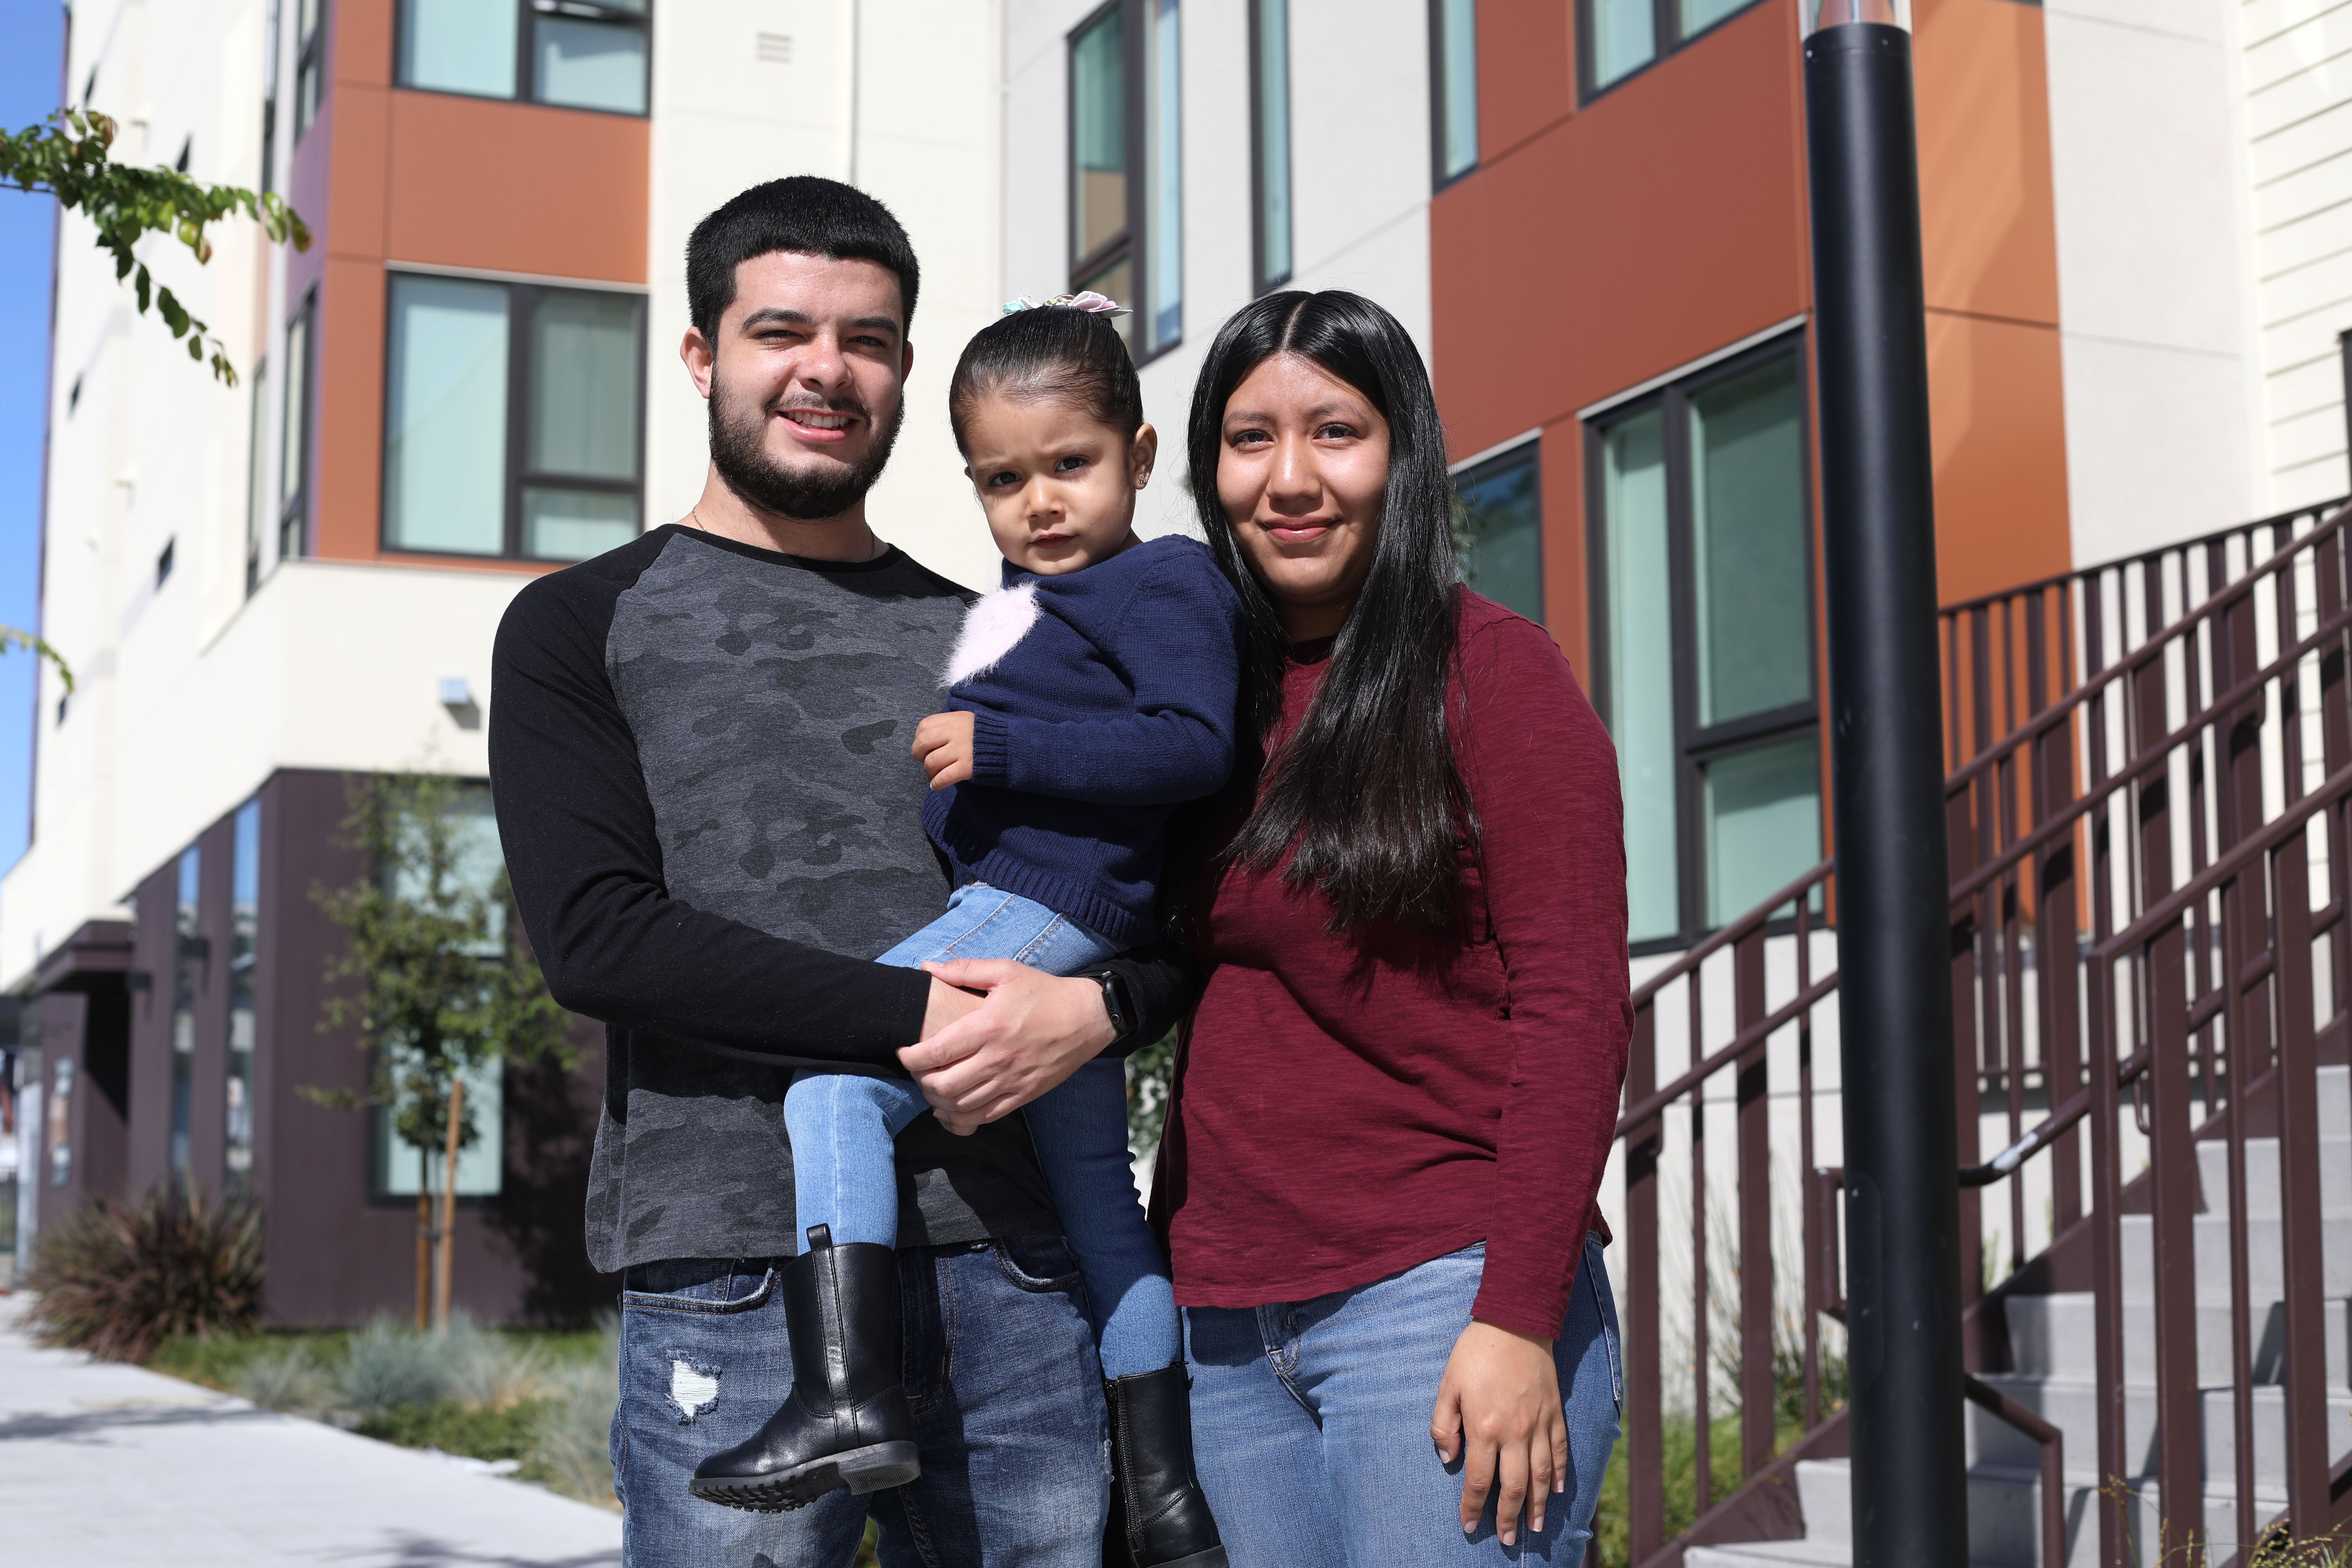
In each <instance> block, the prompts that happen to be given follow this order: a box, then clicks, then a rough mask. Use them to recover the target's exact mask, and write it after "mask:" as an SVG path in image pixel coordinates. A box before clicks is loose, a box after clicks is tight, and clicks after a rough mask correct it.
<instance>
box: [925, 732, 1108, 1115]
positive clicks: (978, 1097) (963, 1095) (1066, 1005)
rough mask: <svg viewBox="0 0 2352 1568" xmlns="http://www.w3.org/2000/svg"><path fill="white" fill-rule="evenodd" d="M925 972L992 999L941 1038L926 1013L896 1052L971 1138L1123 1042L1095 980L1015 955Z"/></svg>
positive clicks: (939, 1108) (930, 966)
mask: <svg viewBox="0 0 2352 1568" xmlns="http://www.w3.org/2000/svg"><path fill="white" fill-rule="evenodd" d="M967 717H968V715H967ZM924 722H926V723H929V720H926V721H924ZM923 968H924V969H925V970H927V971H929V973H930V975H931V977H932V979H933V980H934V981H941V980H943V981H945V982H947V983H948V984H950V985H960V986H963V987H966V988H967V989H970V990H975V991H985V992H986V993H987V994H988V998H987V1000H986V1001H984V1002H982V1003H981V1004H980V1005H979V1006H978V1007H976V1008H975V1009H974V1010H973V1011H972V1012H971V1013H970V1014H969V1015H967V1016H964V1017H962V1018H959V1019H957V1020H955V1021H954V1022H952V1023H950V1024H949V1025H948V1026H946V1027H944V1028H942V1029H940V1031H939V1032H938V1033H937V1034H933V1033H932V1032H931V1029H930V1017H929V1015H928V1014H927V1015H926V1016H925V1019H924V1029H923V1039H922V1043H921V1044H919V1045H913V1046H908V1047H906V1048H905V1049H903V1050H901V1051H900V1052H899V1053H898V1060H899V1062H900V1063H901V1064H902V1065H903V1066H904V1067H905V1068H906V1069H907V1070H908V1072H910V1073H912V1074H914V1075H915V1081H916V1083H918V1084H919V1085H920V1086H921V1087H922V1090H923V1097H924V1098H925V1099H926V1100H929V1101H930V1102H931V1109H932V1110H934V1111H935V1112H937V1113H938V1115H939V1119H940V1124H941V1125H942V1126H944V1127H946V1128H947V1130H948V1131H950V1132H958V1133H965V1134H969V1133H971V1131H973V1130H974V1129H975V1128H978V1127H979V1126H981V1125H982V1123H984V1122H990V1121H995V1120H996V1119H997V1118H999V1117H1001V1116H1010V1115H1011V1114H1013V1112H1014V1111H1016V1110H1020V1109H1021V1108H1022V1107H1023V1106H1024V1105H1026V1104H1028V1103H1029V1102H1030V1101H1031V1100H1034V1099H1036V1098H1037V1097H1038V1096H1039V1095H1041V1094H1043V1093H1045V1091H1046V1090H1047V1089H1052V1088H1053V1087H1054V1086H1055V1084H1058V1083H1060V1082H1061V1081H1062V1080H1063V1079H1066V1078H1068V1077H1069V1076H1070V1075H1071V1074H1072V1073H1074V1072H1076V1071H1077V1070H1078V1069H1079V1068H1082V1067H1084V1066H1085V1065H1086V1064H1087V1063H1088V1062H1090V1061H1092V1060H1094V1058H1097V1057H1098V1056H1100V1055H1101V1054H1102V1052H1103V1047H1106V1046H1108V1045H1109V1044H1110V1043H1111V1041H1112V1040H1113V1039H1115V1038H1117V1036H1116V1035H1115V1034H1114V1033H1113V1032H1112V1030H1111V1026H1110V1015H1109V1014H1108V1012H1106V1011H1105V1010H1104V1007H1103V999H1102V987H1101V986H1100V985H1098V984H1096V983H1095V982H1094V981H1091V980H1085V979H1076V980H1066V979H1064V978H1062V977H1061V976H1059V975H1054V974H1048V973H1045V971H1044V970H1041V969H1032V968H1030V967H1029V966H1028V965H1027V964H1025V963H1013V961H1012V960H1011V959H1009V958H969V959H958V960H956V961H954V962H951V963H926V964H925V965H923ZM937 989H938V988H937V987H936V986H934V987H933V991H934V994H935V995H936V993H937ZM935 1005H936V1004H935Z"/></svg>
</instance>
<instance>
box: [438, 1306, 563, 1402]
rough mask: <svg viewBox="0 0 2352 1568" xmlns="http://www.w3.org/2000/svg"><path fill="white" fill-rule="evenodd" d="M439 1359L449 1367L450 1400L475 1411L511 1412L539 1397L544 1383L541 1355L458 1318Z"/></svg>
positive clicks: (544, 1357)
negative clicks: (513, 1408) (516, 1407)
mask: <svg viewBox="0 0 2352 1568" xmlns="http://www.w3.org/2000/svg"><path fill="white" fill-rule="evenodd" d="M441 1354H442V1356H443V1359H444V1360H445V1362H446V1364H447V1368H448V1374H449V1387H448V1397H449V1398H451V1399H454V1400H456V1401H457V1402H458V1403H459V1404H461V1405H470V1406H472V1407H474V1408H476V1409H479V1410H508V1409H511V1408H512V1407H514V1406H515V1405H520V1404H522V1403H523V1402H524V1401H525V1400H530V1399H536V1398H538V1397H539V1396H540V1394H541V1390H542V1387H543V1385H544V1384H546V1382H547V1373H548V1359H547V1353H546V1352H544V1351H542V1350H541V1349H540V1348H539V1347H538V1346H536V1345H533V1344H530V1343H528V1342H521V1341H518V1340H515V1339H513V1338H511V1337H509V1336H508V1335H506V1334H501V1333H498V1332H495V1331H490V1330H488V1329H484V1328H483V1327H481V1326H480V1325H479V1324H478V1323H476V1322H475V1321H473V1319H471V1318H469V1317H464V1316H460V1315H458V1314H456V1313H452V1314H451V1316H450V1322H449V1332H448V1335H447V1336H446V1338H445V1339H444V1340H443V1341H442V1342H441Z"/></svg>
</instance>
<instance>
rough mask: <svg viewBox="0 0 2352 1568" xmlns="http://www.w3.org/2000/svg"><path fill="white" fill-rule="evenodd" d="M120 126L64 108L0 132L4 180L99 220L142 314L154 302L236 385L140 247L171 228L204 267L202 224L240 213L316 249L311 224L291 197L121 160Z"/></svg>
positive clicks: (206, 330)
mask: <svg viewBox="0 0 2352 1568" xmlns="http://www.w3.org/2000/svg"><path fill="white" fill-rule="evenodd" d="M114 137H115V125H114V121H112V120H111V119H110V118H109V117H108V116H106V115H103V114H99V113H96V112H93V111H91V110H70V109H61V110H58V111H57V112H56V113H55V114H52V115H50V116H49V117H48V119H47V120H45V121H42V122H41V123H40V124H38V125H35V126H30V127H27V128H26V129H25V130H23V131H17V132H0V181H5V182H6V183H8V184H13V185H15V186H16V188H17V189H18V190H20V191H44V192H47V193H48V194H49V195H53V196H55V197H57V198H58V205H59V206H62V207H64V208H66V209H67V210H68V211H69V212H79V213H80V214H81V215H82V216H85V217H87V218H89V221H90V222H91V223H93V224H95V225H97V226H98V247H99V248H100V250H103V251H105V252H106V253H107V254H108V255H109V256H111V257H112V258H114V276H115V278H116V279H118V280H120V279H131V291H132V293H133V294H134V295H135V296H136V298H137V299H138V301H139V311H140V313H141V314H142V315H144V314H146V312H147V310H148V307H149V305H150V304H151V303H152V305H153V307H154V310H155V312H156V313H157V314H158V315H160V316H162V317H163V324H164V325H165V326H166V327H169V328H170V329H171V331H172V336H173V337H174V338H177V339H181V340H184V342H186V343H187V345H188V357H189V358H190V359H192V360H194V361H195V362H197V363H199V364H201V363H205V357H206V353H207V350H208V349H209V353H210V356H211V363H212V372H213V375H214V376H215V379H217V380H218V381H220V382H221V383H222V384H224V385H226V386H235V385H236V366H234V365H232V364H230V363H229V360H228V353H227V351H226V348H224V347H223V345H222V343H221V341H220V340H219V339H218V338H216V337H214V336H213V335H212V329H211V328H210V327H207V326H206V325H205V323H204V322H203V321H200V320H198V319H197V318H196V317H194V316H193V315H191V314H189V312H188V308H187V307H186V306H185V305H183V304H182V303H181V302H180V300H179V297H178V296H177V295H175V294H173V292H172V290H171V289H169V288H167V287H165V286H164V285H163V284H160V283H157V282H156V281H155V280H154V279H152V277H150V276H149V274H148V271H147V264H146V263H145V262H143V261H142V260H140V259H139V256H138V252H137V247H138V244H139V242H140V241H141V240H142V239H144V238H146V237H147V236H149V235H151V234H168V235H170V236H171V237H173V238H174V239H176V240H178V241H179V242H180V243H181V244H182V245H184V246H186V247H188V249H189V251H190V252H191V253H192V254H193V255H194V257H195V258H196V262H197V265H199V266H202V265H203V264H204V263H205V262H208V261H210V260H211V259H212V258H213V244H212V241H211V239H209V238H208V237H206V236H205V228H206V227H207V226H210V225H212V224H215V223H218V222H221V221H222V220H224V219H226V218H229V217H233V216H236V215H237V214H239V213H243V214H244V215H245V216H247V217H249V218H252V219H253V220H254V221H255V222H257V223H258V224H260V225H261V227H262V230H263V232H264V233H266V234H268V236H269V237H270V238H271V239H273V240H276V241H279V242H281V243H285V242H290V243H291V244H292V245H293V247H294V248H295V249H297V250H308V249H310V229H309V227H308V226H305V225H304V224H303V222H302V219H301V217H300V216H299V215H298V214H297V213H296V212H295V211H294V209H293V208H292V207H290V206H288V205H286V200H285V198H284V197H282V196H280V195H277V194H276V193H275V192H265V193H263V194H261V195H255V194H254V193H253V192H251V191H248V190H244V189H241V188H239V187H238V186H236V185H208V184H205V183H204V182H203V181H201V180H197V179H194V178H192V177H190V176H189V175H186V174H182V173H180V172H179V171H178V170H177V169H167V168H164V167H163V165H161V164H158V165H156V166H155V167H153V168H152V169H139V168H133V167H131V165H130V164H127V163H116V162H114V160H113V157H112V149H113V146H114Z"/></svg>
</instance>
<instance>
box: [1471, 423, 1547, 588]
mask: <svg viewBox="0 0 2352 1568" xmlns="http://www.w3.org/2000/svg"><path fill="white" fill-rule="evenodd" d="M1454 563H1455V569H1456V571H1457V573H1458V574H1459V575H1460V577H1461V579H1462V582H1463V584H1464V585H1465V586H1466V587H1468V588H1470V589H1471V590H1472V591H1473V592H1475V593H1479V594H1483V595H1486V597H1487V598H1489V599H1492V600H1494V601H1495V603H1496V604H1498V605H1502V606H1503V608H1505V609H1507V610H1510V611H1513V612H1515V613H1516V614H1518V615H1522V616H1527V618H1528V619H1529V620H1531V621H1533V622H1535V623H1536V624H1537V625H1538V626H1541V625H1542V624H1543V618H1544V594H1543V442H1542V440H1541V439H1540V438H1538V439H1535V440H1529V441H1523V442H1521V443H1520V444H1519V445H1517V446H1516V447H1512V448H1511V449H1510V450H1509V451H1507V452H1503V453H1500V454H1498V455H1496V456H1495V457H1493V458H1487V459H1486V461H1484V462H1482V463H1479V464H1477V465H1476V466H1475V467H1473V468H1465V469H1464V470H1463V471H1462V472H1460V473H1458V474H1456V475H1454Z"/></svg>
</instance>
